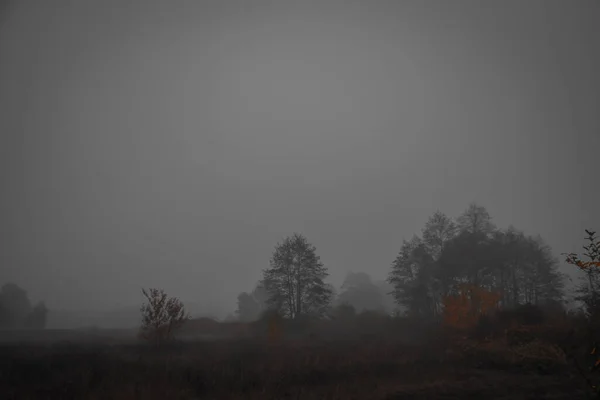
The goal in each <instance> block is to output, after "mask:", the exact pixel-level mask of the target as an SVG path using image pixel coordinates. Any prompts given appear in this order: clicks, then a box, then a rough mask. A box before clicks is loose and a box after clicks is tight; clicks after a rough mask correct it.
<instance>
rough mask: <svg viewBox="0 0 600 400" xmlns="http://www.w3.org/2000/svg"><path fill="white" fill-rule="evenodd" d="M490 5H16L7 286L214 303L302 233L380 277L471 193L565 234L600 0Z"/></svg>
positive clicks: (5, 227)
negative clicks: (155, 292) (163, 294)
mask: <svg viewBox="0 0 600 400" xmlns="http://www.w3.org/2000/svg"><path fill="white" fill-rule="evenodd" d="M484 3H485V5H484ZM484 3H481V2H476V1H457V2H453V3H452V4H450V3H446V2H442V1H412V2H410V1H407V2H393V1H373V2H359V1H350V2H343V3H342V2H316V1H307V2H291V1H281V2H267V1H254V2H239V1H197V2H191V1H175V2H161V1H150V0H144V1H141V0H128V1H116V0H109V1H78V2H70V1H66V0H57V1H53V2H42V1H22V2H12V3H11V2H7V7H4V8H3V10H4V11H3V16H2V19H1V23H2V25H1V28H0V29H1V30H0V60H1V62H0V106H1V108H0V110H1V111H0V113H1V118H0V130H1V132H2V135H1V139H0V153H1V154H0V160H1V161H0V163H1V165H0V170H1V171H2V172H1V179H2V189H3V190H2V193H3V195H2V200H0V204H1V208H0V213H1V214H2V221H3V223H2V228H1V230H0V232H1V239H2V251H0V264H1V265H2V268H1V269H0V281H1V282H4V283H5V282H14V283H16V284H18V285H20V286H21V287H23V288H25V289H26V290H27V292H28V294H29V296H30V297H31V299H32V301H38V300H43V301H45V303H46V305H47V306H48V308H49V309H50V310H55V311H56V313H55V317H58V316H60V315H61V314H62V315H65V314H68V313H69V312H70V313H72V314H71V317H72V318H74V317H73V316H75V315H77V313H79V314H82V313H88V314H93V313H104V312H114V313H116V314H118V313H119V312H123V311H122V310H133V311H131V315H134V316H136V313H137V312H138V308H139V304H140V303H141V301H142V300H143V298H142V297H141V292H140V290H141V288H142V287H160V288H164V289H165V290H166V291H167V292H168V293H170V294H173V295H176V296H178V297H179V298H181V299H182V300H183V301H184V302H186V303H188V304H190V305H191V307H192V308H193V309H194V312H195V314H197V315H213V316H215V317H218V318H224V317H225V316H226V315H227V314H229V313H232V312H234V311H235V309H236V297H237V295H238V294H239V293H241V292H243V291H250V290H252V288H253V287H254V285H255V284H256V282H257V281H258V280H260V279H261V277H262V270H263V269H265V268H268V267H269V259H270V257H271V254H272V252H273V249H274V247H275V245H276V244H277V242H279V241H281V240H282V239H283V238H284V237H286V236H288V235H291V234H292V233H294V232H300V233H302V234H304V235H306V237H307V238H308V239H309V241H310V242H311V243H313V244H314V245H315V246H316V248H317V251H318V254H319V255H320V256H321V259H322V261H323V263H324V264H325V265H326V267H327V268H328V271H329V273H330V276H329V277H328V278H327V280H328V282H330V283H332V284H333V285H334V286H335V287H336V288H339V287H340V285H341V284H342V283H343V281H344V279H345V277H346V275H347V273H348V272H360V271H364V272H366V273H368V274H369V275H370V276H371V277H372V278H373V279H374V280H378V281H382V280H384V279H386V278H387V277H388V275H389V272H390V268H391V263H392V261H393V260H394V259H395V257H396V255H397V254H398V252H399V250H400V247H401V243H402V240H404V239H407V240H408V239H410V238H411V237H412V235H413V234H420V230H421V228H422V227H423V225H424V224H425V222H426V220H427V218H428V217H429V216H430V215H432V214H433V213H434V212H435V211H437V210H441V211H442V212H444V213H445V214H447V215H448V216H451V217H456V216H458V215H459V214H460V213H461V212H462V211H463V210H464V209H465V208H466V207H467V206H468V205H469V204H470V203H471V202H476V203H477V204H480V205H482V206H484V207H485V208H486V209H487V210H488V211H489V213H490V215H491V216H492V218H493V222H494V223H495V224H496V226H498V227H500V228H507V227H508V226H509V225H511V224H512V225H514V226H516V227H517V228H518V229H521V230H523V231H524V232H526V233H527V234H531V235H536V234H540V235H541V236H542V238H543V239H544V240H545V241H546V243H547V244H548V245H549V246H550V247H551V248H552V251H553V253H554V255H558V254H559V253H561V252H570V251H576V250H578V249H579V248H580V244H581V240H582V232H583V229H584V228H593V227H598V226H599V225H600V217H599V213H598V212H597V210H596V209H595V208H594V207H593V206H594V205H595V204H596V200H597V196H598V188H597V185H593V184H592V182H594V181H596V180H597V173H596V171H595V169H594V168H591V164H590V163H591V162H592V160H593V159H594V155H595V151H596V149H597V148H598V144H599V141H600V135H599V134H598V132H599V128H600V126H599V125H600V122H599V120H598V118H597V110H598V105H599V104H600V102H599V100H600V90H599V89H600V80H599V79H600V78H598V74H597V71H598V70H600V59H599V57H598V56H597V51H596V50H595V49H597V48H599V47H600V37H599V35H598V29H597V28H596V26H595V21H596V20H597V17H598V15H599V14H598V4H597V3H596V2H594V1H580V2H577V3H575V2H573V3H570V2H569V3H567V2H560V1H528V2H519V1H506V2H493V1H487V2H484ZM560 263H561V266H560V268H561V269H562V271H563V272H566V273H568V274H569V275H570V276H571V277H576V276H577V275H576V273H575V272H573V270H572V269H571V268H569V267H567V266H564V265H562V259H561V260H560ZM64 318H67V317H64ZM52 319H53V317H52V313H50V314H49V323H52ZM67 319H68V318H67ZM116 319H118V317H115V320H116ZM101 320H102V318H101V317H98V318H97V322H98V323H101ZM55 322H56V323H58V322H59V320H55ZM92 322H93V321H91V322H89V323H92ZM64 324H66V325H71V324H72V321H71V322H64ZM106 324H108V325H110V324H111V322H110V321H108V322H106ZM117 325H122V324H121V323H118V324H117Z"/></svg>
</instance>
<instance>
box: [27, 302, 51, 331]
mask: <svg viewBox="0 0 600 400" xmlns="http://www.w3.org/2000/svg"><path fill="white" fill-rule="evenodd" d="M47 315H48V309H47V308H46V305H45V304H44V302H39V303H38V304H36V305H35V307H33V309H32V310H31V313H29V315H28V316H27V318H26V319H25V323H24V325H25V327H26V328H28V329H44V328H45V327H46V317H47Z"/></svg>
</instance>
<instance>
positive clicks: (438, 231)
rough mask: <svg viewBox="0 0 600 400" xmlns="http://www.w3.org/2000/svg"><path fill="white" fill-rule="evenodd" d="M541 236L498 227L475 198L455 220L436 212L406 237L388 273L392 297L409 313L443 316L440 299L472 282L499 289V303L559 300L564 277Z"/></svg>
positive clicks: (507, 305) (504, 305)
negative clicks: (408, 238) (407, 238)
mask: <svg viewBox="0 0 600 400" xmlns="http://www.w3.org/2000/svg"><path fill="white" fill-rule="evenodd" d="M557 268H558V262H557V260H556V258H554V257H553V255H552V252H551V249H550V248H549V247H548V246H547V245H546V244H545V243H544V242H543V240H542V239H541V238H540V237H533V236H527V235H525V234H524V233H523V232H521V231H518V230H517V229H515V228H514V227H509V228H508V229H498V228H496V226H495V225H494V224H493V223H492V221H491V217H490V215H489V213H488V212H487V210H486V209H485V208H484V207H482V206H480V205H477V204H475V203H472V204H470V205H469V207H468V208H467V209H466V210H465V211H464V212H463V213H462V214H461V215H460V216H459V217H458V218H457V219H456V220H453V219H452V218H450V217H448V216H446V215H445V214H443V213H442V212H440V211H437V212H435V213H434V214H433V215H432V216H431V217H430V218H429V219H428V220H427V222H426V223H425V226H424V228H423V230H422V232H421V236H418V235H414V236H413V238H412V239H411V240H408V241H407V240H405V241H404V242H403V243H402V245H401V248H400V252H399V254H398V256H397V257H396V259H395V260H394V262H393V264H392V270H391V272H390V274H389V277H388V282H390V283H391V284H392V285H393V287H394V292H393V293H394V297H395V299H396V301H397V303H398V304H401V305H403V306H404V307H405V308H406V309H407V311H408V312H409V313H411V314H413V315H418V316H422V317H425V318H437V317H442V316H443V315H444V308H445V307H444V301H445V299H448V298H449V296H460V295H461V293H462V292H463V289H464V288H465V286H464V285H469V287H471V288H473V287H477V288H480V289H481V290H485V291H487V292H490V293H496V294H498V295H499V296H500V297H499V300H498V306H499V307H502V308H514V307H517V306H519V305H520V304H535V305H544V304H546V303H552V302H557V301H561V300H562V298H563V292H564V286H565V277H564V275H563V274H561V273H559V271H558V269H557Z"/></svg>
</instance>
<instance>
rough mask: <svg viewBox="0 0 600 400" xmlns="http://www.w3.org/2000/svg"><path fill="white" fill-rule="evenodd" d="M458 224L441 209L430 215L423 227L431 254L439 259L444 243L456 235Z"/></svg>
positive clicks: (426, 245)
mask: <svg viewBox="0 0 600 400" xmlns="http://www.w3.org/2000/svg"><path fill="white" fill-rule="evenodd" d="M456 231H457V228H456V224H455V223H454V221H452V219H451V218H449V217H448V216H446V214H444V213H443V212H441V211H439V210H438V211H436V212H435V213H433V215H432V216H430V217H429V219H428V220H427V222H426V223H425V227H424V228H423V243H424V244H425V247H426V248H427V251H428V252H429V254H430V255H431V256H432V257H433V258H434V259H438V258H439V256H440V254H442V250H443V249H444V245H445V244H446V243H448V242H449V241H450V240H452V239H453V238H454V237H455V235H456Z"/></svg>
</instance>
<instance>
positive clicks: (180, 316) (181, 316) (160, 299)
mask: <svg viewBox="0 0 600 400" xmlns="http://www.w3.org/2000/svg"><path fill="white" fill-rule="evenodd" d="M142 294H143V295H144V297H146V300H148V303H144V304H143V305H142V307H141V309H140V311H141V313H142V326H141V329H140V337H141V338H143V339H146V340H148V341H152V342H155V343H156V344H160V343H162V342H164V341H167V340H169V339H171V338H172V335H173V333H174V332H175V331H176V330H177V329H179V328H181V327H182V326H183V324H184V323H185V321H187V320H189V319H190V316H189V315H188V314H187V313H186V311H185V309H184V307H183V303H182V302H181V300H179V299H178V298H176V297H169V296H167V294H166V293H165V292H164V291H163V290H162V289H149V290H148V291H146V290H145V289H142Z"/></svg>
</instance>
